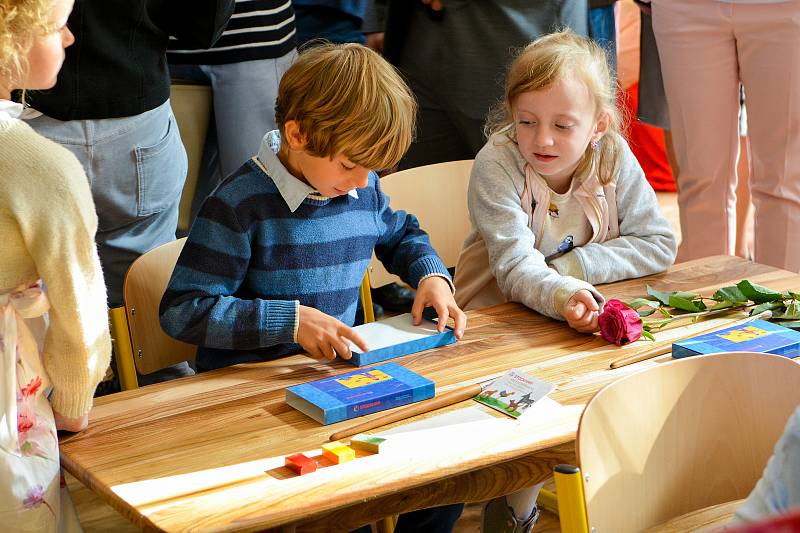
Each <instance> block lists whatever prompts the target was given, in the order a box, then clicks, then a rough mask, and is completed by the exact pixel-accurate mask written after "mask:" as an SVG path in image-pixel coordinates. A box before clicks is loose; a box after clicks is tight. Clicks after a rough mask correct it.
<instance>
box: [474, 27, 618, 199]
mask: <svg viewBox="0 0 800 533" xmlns="http://www.w3.org/2000/svg"><path fill="white" fill-rule="evenodd" d="M568 76H575V77H577V78H578V79H580V80H581V81H583V82H584V83H585V84H586V87H587V89H588V90H589V94H590V95H592V97H593V98H594V101H595V110H596V113H597V115H596V116H599V115H600V114H601V113H605V114H606V115H607V116H608V122H609V124H608V131H607V132H606V133H605V135H603V138H602V139H601V140H600V142H599V144H598V146H597V148H596V149H592V147H591V146H587V147H586V151H585V152H584V155H583V158H582V159H581V161H580V163H579V164H578V167H577V168H576V169H575V174H574V176H575V177H576V178H578V179H580V180H581V181H583V180H584V179H585V178H586V177H587V176H588V175H589V173H591V172H592V170H593V169H595V170H596V172H597V174H598V178H599V180H600V183H602V184H603V185H607V184H609V183H611V182H612V181H613V180H614V178H615V177H616V175H617V170H618V166H619V159H620V156H621V154H622V147H623V143H624V142H625V141H624V139H623V137H622V134H621V128H622V116H621V113H620V111H619V109H618V108H617V104H616V80H614V79H613V78H612V76H611V73H610V71H609V68H608V62H607V60H606V54H605V52H604V51H603V49H602V48H601V47H600V46H598V45H597V44H596V43H595V42H594V41H592V40H591V39H589V38H586V37H581V36H579V35H577V34H575V33H574V32H573V31H571V30H563V31H559V32H556V33H551V34H549V35H545V36H544V37H541V38H539V39H536V40H535V41H533V42H532V43H531V44H529V45H528V46H526V47H525V48H523V49H522V50H521V51H520V52H519V53H518V55H517V56H516V58H515V59H514V61H513V62H512V63H511V66H510V67H509V70H508V75H507V76H506V88H505V98H504V99H503V101H502V102H500V103H499V104H498V105H497V106H496V107H495V108H494V109H493V110H492V112H491V113H490V114H489V118H488V120H487V123H486V129H485V131H486V134H487V136H489V135H491V134H494V133H503V134H505V135H506V136H507V137H508V138H509V139H510V140H511V141H513V142H516V129H515V127H514V116H513V104H514V101H515V100H516V99H517V97H518V96H519V95H520V94H522V93H526V92H529V91H539V90H542V89H545V88H547V87H549V86H550V85H552V84H553V83H555V82H557V81H558V80H561V79H563V78H565V77H568Z"/></svg>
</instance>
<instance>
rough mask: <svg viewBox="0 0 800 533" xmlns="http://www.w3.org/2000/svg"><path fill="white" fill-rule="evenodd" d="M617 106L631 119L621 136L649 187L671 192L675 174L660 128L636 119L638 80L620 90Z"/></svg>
mask: <svg viewBox="0 0 800 533" xmlns="http://www.w3.org/2000/svg"><path fill="white" fill-rule="evenodd" d="M619 104H620V108H621V109H622V110H623V112H624V114H625V116H627V117H630V118H631V120H630V121H629V123H628V124H627V127H626V129H625V131H624V132H623V133H624V134H625V138H626V139H627V140H628V144H629V145H630V147H631V151H632V152H633V155H635V156H636V159H638V160H639V164H640V165H642V169H643V170H644V175H645V177H646V178H647V181H648V182H649V183H650V185H652V187H653V189H655V190H656V191H660V192H675V191H676V188H675V178H674V177H673V176H672V168H671V167H670V166H669V160H668V159H667V149H666V147H665V145H664V130H662V129H661V128H656V127H655V126H651V125H649V124H645V123H644V122H640V121H639V120H637V119H636V113H637V111H638V110H639V84H638V83H634V84H633V85H631V86H630V87H628V88H627V89H625V91H623V92H622V94H621V95H620V99H619Z"/></svg>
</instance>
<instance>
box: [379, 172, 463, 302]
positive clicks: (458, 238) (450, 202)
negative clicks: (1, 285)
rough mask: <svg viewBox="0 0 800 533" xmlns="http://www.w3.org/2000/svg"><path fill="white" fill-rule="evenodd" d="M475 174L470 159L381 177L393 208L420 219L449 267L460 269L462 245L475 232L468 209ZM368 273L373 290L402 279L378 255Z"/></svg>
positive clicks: (382, 186)
mask: <svg viewBox="0 0 800 533" xmlns="http://www.w3.org/2000/svg"><path fill="white" fill-rule="evenodd" d="M471 171H472V160H471V159H469V160H463V161H448V162H446V163H436V164H434V165H426V166H424V167H417V168H409V169H406V170H401V171H400V172H395V173H394V174H389V175H388V176H386V177H384V178H381V188H382V189H383V192H384V193H386V194H387V195H388V196H389V198H390V200H391V206H392V209H395V210H398V209H402V210H404V211H408V212H409V213H411V214H413V215H415V216H416V217H417V219H419V224H420V226H421V227H422V229H424V230H425V231H426V232H427V233H428V235H430V238H431V244H432V245H433V247H434V248H435V249H436V251H437V252H438V253H439V256H440V257H441V258H442V260H443V261H444V264H445V266H447V267H454V266H456V263H457V262H458V255H459V253H461V245H462V244H463V242H464V239H466V237H467V235H469V232H470V231H471V229H472V224H471V223H470V221H469V210H468V209H467V187H468V186H469V174H470V172H471ZM368 271H369V277H370V282H371V284H372V286H373V287H381V286H383V285H386V284H388V283H392V282H397V281H398V280H399V278H398V277H397V276H395V275H393V274H390V273H389V272H387V271H386V269H385V268H383V265H382V264H381V262H380V261H378V260H377V259H376V258H375V256H374V255H373V256H372V262H371V263H370V265H369V270H368Z"/></svg>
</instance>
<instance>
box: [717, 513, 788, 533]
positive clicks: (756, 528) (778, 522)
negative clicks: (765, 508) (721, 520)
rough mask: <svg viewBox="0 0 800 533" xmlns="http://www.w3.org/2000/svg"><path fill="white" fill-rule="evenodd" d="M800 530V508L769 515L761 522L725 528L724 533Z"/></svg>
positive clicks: (782, 532) (764, 532)
mask: <svg viewBox="0 0 800 533" xmlns="http://www.w3.org/2000/svg"><path fill="white" fill-rule="evenodd" d="M798 532H800V508H796V509H795V510H794V511H793V512H791V513H789V514H784V515H778V516H773V517H769V518H768V519H766V520H763V521H761V522H755V523H752V524H744V525H740V526H738V527H732V528H730V529H725V533H798Z"/></svg>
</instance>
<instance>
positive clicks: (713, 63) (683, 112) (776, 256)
mask: <svg viewBox="0 0 800 533" xmlns="http://www.w3.org/2000/svg"><path fill="white" fill-rule="evenodd" d="M652 15H653V30H654V32H655V35H656V41H657V43H658V53H659V57H660V59H661V68H662V74H663V78H664V89H665V92H666V96H667V103H668V105H669V117H670V125H671V129H672V138H673V142H674V144H675V152H676V154H677V158H678V164H679V166H680V174H679V178H678V204H679V206H680V220H681V233H682V234H683V242H682V243H681V247H680V250H679V252H678V260H679V261H686V260H689V259H696V258H698V257H704V256H709V255H715V254H730V255H732V254H733V253H734V250H735V248H734V246H735V233H736V193H735V188H736V182H737V175H736V162H737V156H738V153H739V123H738V115H739V83H740V82H741V84H742V85H744V89H745V92H746V94H747V122H748V137H749V142H750V155H751V172H750V190H751V193H752V197H753V205H754V207H755V243H754V259H755V260H756V261H758V262H760V263H766V264H768V265H772V266H776V267H779V268H785V269H787V270H791V271H794V272H797V271H800V240H798V239H796V238H792V237H791V234H792V232H793V230H795V228H797V227H798V224H800V70H798V68H800V63H798V61H799V60H800V1H798V0H654V1H653V2H652Z"/></svg>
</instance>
